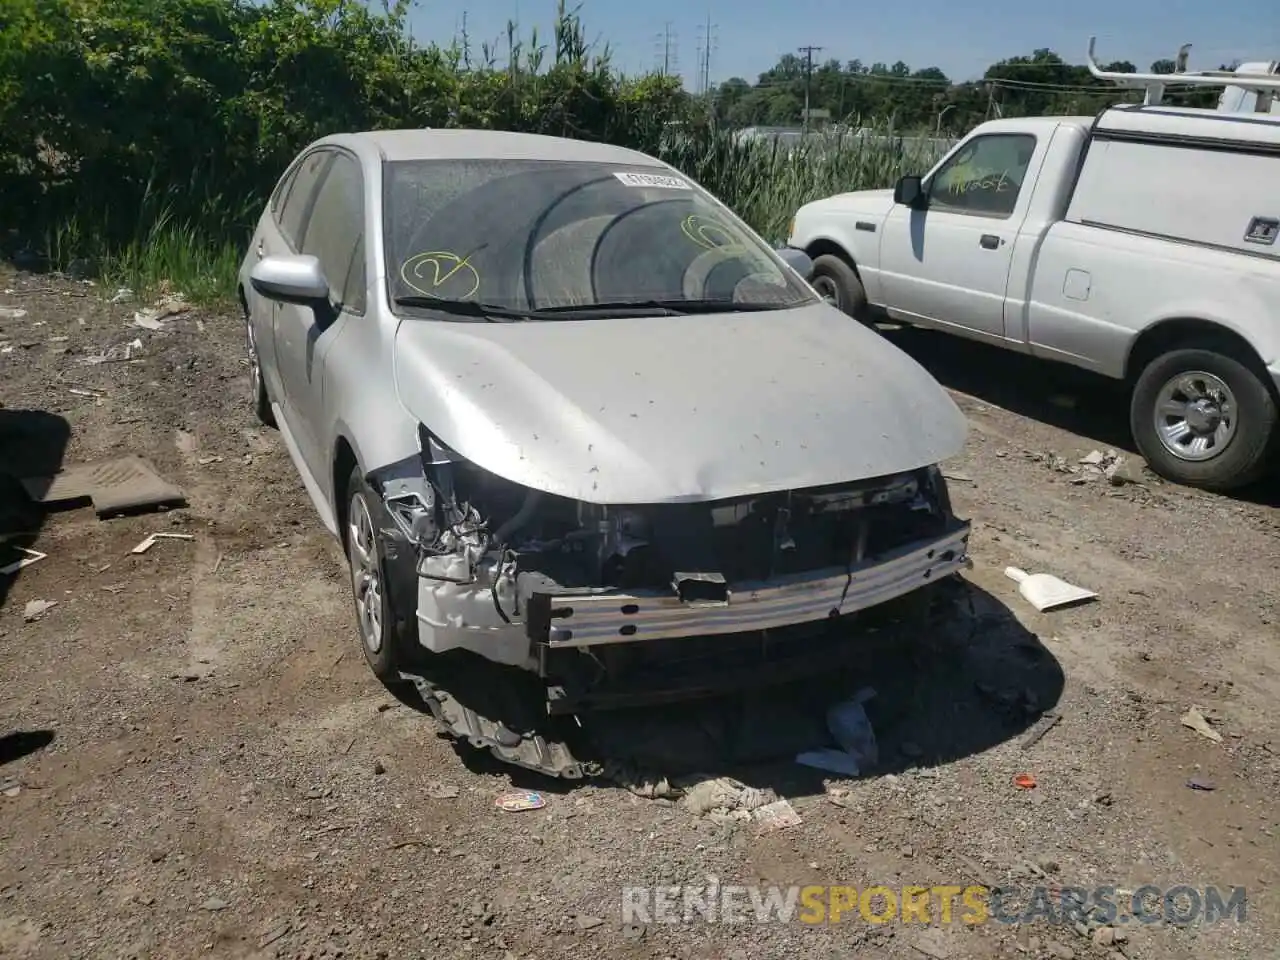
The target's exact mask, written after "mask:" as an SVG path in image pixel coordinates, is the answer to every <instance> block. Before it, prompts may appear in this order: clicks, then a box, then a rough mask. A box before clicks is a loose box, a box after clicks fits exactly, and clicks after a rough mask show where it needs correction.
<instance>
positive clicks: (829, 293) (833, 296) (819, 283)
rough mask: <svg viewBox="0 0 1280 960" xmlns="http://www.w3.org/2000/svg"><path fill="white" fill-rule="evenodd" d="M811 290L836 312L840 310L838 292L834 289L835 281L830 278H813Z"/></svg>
mask: <svg viewBox="0 0 1280 960" xmlns="http://www.w3.org/2000/svg"><path fill="white" fill-rule="evenodd" d="M813 289H815V290H817V291H818V296H820V297H822V299H823V300H825V301H827V303H829V304H831V305H832V306H833V307H835V308H836V309H837V310H838V309H840V290H839V289H838V288H837V287H836V285H835V281H834V280H832V279H831V278H830V277H815V278H814V281H813Z"/></svg>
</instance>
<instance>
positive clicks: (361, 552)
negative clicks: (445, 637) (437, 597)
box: [345, 467, 402, 685]
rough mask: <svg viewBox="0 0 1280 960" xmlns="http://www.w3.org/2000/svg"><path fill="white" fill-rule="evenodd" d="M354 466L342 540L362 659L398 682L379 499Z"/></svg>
mask: <svg viewBox="0 0 1280 960" xmlns="http://www.w3.org/2000/svg"><path fill="white" fill-rule="evenodd" d="M374 497H375V494H374V493H373V491H372V490H370V489H369V485H368V484H367V483H365V481H364V477H363V476H362V475H361V473H360V469H359V467H357V468H356V469H354V470H352V471H351V477H350V478H349V479H348V481H347V517H346V525H347V529H346V531H345V540H346V547H347V564H348V566H349V567H350V569H351V591H352V594H353V596H354V599H355V608H356V626H357V629H358V630H359V632H360V649H361V650H362V651H363V653H364V658H365V661H366V662H367V663H368V664H369V669H371V670H372V671H373V673H374V676H376V677H377V678H378V679H379V680H381V681H382V682H383V683H386V684H391V685H395V684H398V683H400V682H401V677H400V667H401V661H402V657H401V656H400V649H399V635H398V633H397V631H396V624H395V620H394V617H393V614H392V608H391V601H390V598H389V596H388V593H387V577H386V550H385V548H384V545H383V542H382V532H381V531H380V530H379V528H378V523H377V522H376V520H375V517H377V516H378V515H379V514H378V510H379V504H378V503H376V502H375V501H374Z"/></svg>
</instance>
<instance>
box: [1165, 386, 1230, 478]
mask: <svg viewBox="0 0 1280 960" xmlns="http://www.w3.org/2000/svg"><path fill="white" fill-rule="evenodd" d="M1154 422H1155V428H1156V435H1157V436H1158V437H1159V438H1160V442H1161V443H1162V444H1164V448H1165V449H1166V450H1168V451H1169V452H1170V453H1171V454H1173V455H1174V456H1175V457H1177V458H1178V459H1179V460H1188V461H1191V462H1200V461H1204V460H1212V459H1213V458H1214V457H1217V456H1220V455H1221V454H1222V452H1223V451H1224V450H1226V448H1227V445H1228V444H1230V443H1231V440H1232V438H1233V437H1234V436H1235V433H1236V398H1235V394H1233V393H1232V392H1231V388H1230V387H1228V386H1227V384H1226V382H1225V381H1224V380H1223V379H1222V378H1221V377H1217V376H1214V375H1213V374H1212V373H1205V372H1204V371H1202V370H1192V371H1188V372H1186V373H1180V374H1178V375H1177V376H1176V377H1173V378H1171V379H1170V380H1169V381H1168V382H1166V383H1165V385H1164V386H1163V387H1161V388H1160V392H1159V393H1158V394H1156V405H1155V411H1154Z"/></svg>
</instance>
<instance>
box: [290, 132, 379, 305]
mask: <svg viewBox="0 0 1280 960" xmlns="http://www.w3.org/2000/svg"><path fill="white" fill-rule="evenodd" d="M301 252H302V253H307V254H310V255H311V256H313V257H315V258H316V259H317V260H319V261H320V268H321V269H322V270H323V271H324V275H325V277H326V278H327V279H328V281H329V284H330V286H331V287H332V292H333V297H334V299H335V301H336V302H337V304H338V305H339V306H341V307H342V308H343V309H344V310H348V311H351V312H355V313H363V312H364V299H365V270H364V176H363V175H362V174H361V171H360V163H359V161H357V160H356V159H355V158H354V157H352V156H351V155H349V154H346V153H338V152H335V153H334V157H333V164H332V166H330V167H329V172H328V173H327V174H326V175H325V178H324V180H323V181H322V182H321V184H320V192H319V193H317V194H316V199H315V204H314V205H313V208H312V211H311V216H310V218H309V220H308V222H307V225H306V232H305V233H304V234H303V237H302V248H301Z"/></svg>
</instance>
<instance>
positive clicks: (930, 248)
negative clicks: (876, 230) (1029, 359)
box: [880, 132, 1048, 340]
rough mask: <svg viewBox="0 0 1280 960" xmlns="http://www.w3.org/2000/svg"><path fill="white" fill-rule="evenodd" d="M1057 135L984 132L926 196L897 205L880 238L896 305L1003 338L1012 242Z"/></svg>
mask: <svg viewBox="0 0 1280 960" xmlns="http://www.w3.org/2000/svg"><path fill="white" fill-rule="evenodd" d="M1047 144H1048V137H1045V138H1043V142H1040V141H1039V140H1038V139H1037V137H1036V136H1034V135H1033V134H1030V133H1014V132H1010V133H1003V132H1001V133H986V134H979V135H977V136H975V137H973V138H972V139H970V140H969V141H968V142H967V143H965V144H964V145H963V146H962V147H961V148H960V149H959V150H957V151H956V152H955V153H953V154H952V155H951V156H950V157H948V158H947V159H946V160H945V161H944V162H943V163H942V165H941V166H939V167H938V168H937V169H936V170H935V171H934V172H933V174H932V175H931V176H930V177H929V178H928V179H927V180H925V182H924V184H923V187H924V191H925V193H924V197H925V200H924V203H923V204H921V205H919V206H917V207H908V206H906V205H903V204H898V205H896V206H895V207H894V208H893V210H891V211H890V213H889V216H888V217H887V218H886V221H885V224H884V228H883V231H882V236H881V240H880V268H881V273H880V283H881V285H882V290H883V300H884V304H885V306H886V308H887V309H888V311H889V315H890V316H891V317H894V318H896V319H901V320H905V321H907V322H910V323H919V324H922V325H925V326H932V327H939V328H942V329H949V330H952V331H953V332H955V333H961V334H966V335H969V336H972V337H975V338H977V339H991V340H1003V339H1004V338H1005V337H1006V331H1005V322H1004V306H1005V295H1006V291H1007V288H1008V284H1009V270H1010V266H1011V264H1012V262H1013V248H1014V243H1015V241H1016V239H1017V236H1018V231H1019V229H1020V228H1021V226H1022V223H1023V221H1024V220H1025V219H1026V216H1027V207H1028V204H1029V203H1030V199H1031V194H1032V192H1033V191H1032V188H1033V186H1034V180H1035V175H1036V173H1038V172H1039V168H1040V165H1041V163H1042V161H1043V156H1044V152H1045V147H1046V146H1047Z"/></svg>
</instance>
